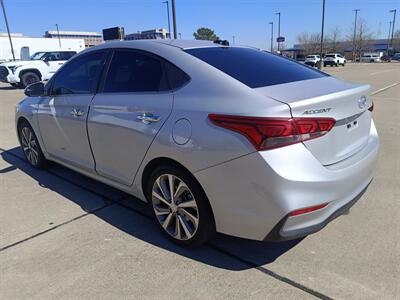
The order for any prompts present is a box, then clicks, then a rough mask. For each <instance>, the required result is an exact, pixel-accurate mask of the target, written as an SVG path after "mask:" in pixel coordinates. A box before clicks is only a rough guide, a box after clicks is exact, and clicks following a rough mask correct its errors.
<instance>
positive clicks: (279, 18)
mask: <svg viewBox="0 0 400 300" xmlns="http://www.w3.org/2000/svg"><path fill="white" fill-rule="evenodd" d="M275 15H278V38H280V37H281V13H280V12H277V13H275ZM280 50H281V42H279V41H278V51H280Z"/></svg>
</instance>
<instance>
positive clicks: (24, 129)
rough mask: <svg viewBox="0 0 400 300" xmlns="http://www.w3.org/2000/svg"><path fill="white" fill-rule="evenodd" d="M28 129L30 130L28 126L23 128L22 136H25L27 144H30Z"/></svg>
mask: <svg viewBox="0 0 400 300" xmlns="http://www.w3.org/2000/svg"><path fill="white" fill-rule="evenodd" d="M27 130H28V128H26V127H24V128H22V137H23V138H24V140H25V143H26V144H28V142H29V141H28V135H27Z"/></svg>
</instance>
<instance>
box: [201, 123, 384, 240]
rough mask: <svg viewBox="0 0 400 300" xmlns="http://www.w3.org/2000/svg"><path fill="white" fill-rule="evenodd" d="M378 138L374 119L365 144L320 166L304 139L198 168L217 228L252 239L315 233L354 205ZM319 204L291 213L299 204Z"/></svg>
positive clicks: (370, 173) (367, 180)
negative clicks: (204, 168) (291, 215)
mask: <svg viewBox="0 0 400 300" xmlns="http://www.w3.org/2000/svg"><path fill="white" fill-rule="evenodd" d="M378 147H379V138H378V134H377V132H376V128H375V125H374V123H373V122H371V130H370V136H369V139H368V143H367V144H366V145H365V147H364V148H363V149H362V150H361V151H359V152H358V153H356V154H354V155H353V156H351V157H349V158H347V159H345V160H343V161H341V162H338V163H336V164H334V165H331V166H323V165H322V164H321V163H320V162H319V161H318V160H317V159H316V158H315V157H314V156H313V155H312V154H311V152H310V151H309V150H308V149H307V148H306V147H305V146H304V145H303V144H295V145H291V146H287V147H283V148H278V149H274V150H269V151H262V152H255V153H252V154H249V155H246V156H242V157H240V158H237V159H235V160H232V161H229V162H226V163H223V164H220V165H217V166H214V167H211V168H208V169H206V170H203V171H199V172H196V173H195V174H194V175H195V177H196V178H197V180H198V181H199V182H200V184H201V185H202V187H203V188H204V190H205V192H206V194H207V196H208V198H209V201H210V204H211V207H212V209H213V212H214V217H215V221H216V227H217V231H219V232H222V233H225V234H229V235H234V236H239V237H243V238H250V239H255V240H265V239H267V240H277V241H279V240H288V239H294V238H298V237H300V236H305V235H307V234H309V233H313V232H316V231H318V230H320V229H321V228H323V227H324V226H325V225H326V224H328V223H329V222H330V221H331V220H332V219H333V218H335V217H336V216H338V215H340V214H341V213H342V212H343V211H345V210H347V209H348V208H349V207H350V206H351V205H353V204H354V203H355V202H356V201H357V200H358V199H359V198H360V197H361V195H362V193H363V192H364V191H365V190H366V188H367V186H368V185H369V183H370V182H371V180H372V178H373V169H374V165H375V160H376V157H377V153H378ZM324 203H328V205H327V206H326V207H324V208H322V209H319V210H316V211H313V212H310V213H305V214H301V215H298V216H293V217H289V216H288V215H289V213H290V212H293V211H295V210H298V209H303V208H307V207H313V206H316V205H320V204H324Z"/></svg>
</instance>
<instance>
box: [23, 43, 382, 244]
mask: <svg viewBox="0 0 400 300" xmlns="http://www.w3.org/2000/svg"><path fill="white" fill-rule="evenodd" d="M25 93H26V95H27V98H25V99H24V100H23V101H21V102H20V103H19V104H18V106H17V108H16V128H17V133H18V138H19V141H20V143H21V147H22V149H23V151H24V153H25V156H26V158H27V160H28V161H29V163H30V164H31V165H32V166H33V167H38V168H39V167H45V165H46V162H47V161H49V160H50V161H54V162H57V163H60V164H62V165H65V166H66V167H68V168H71V169H73V170H75V171H78V172H80V173H83V174H85V175H87V176H89V177H92V178H94V179H97V180H99V181H101V182H103V183H106V184H109V185H111V186H114V187H116V188H118V189H121V190H123V191H125V192H128V193H130V194H132V195H135V196H136V197H138V198H139V199H141V200H143V201H147V202H148V204H149V208H150V210H151V211H152V214H153V217H154V220H155V222H156V223H157V224H158V225H159V227H160V229H161V231H162V232H163V233H164V234H165V235H166V236H167V237H169V238H170V239H171V240H173V241H174V242H176V243H178V244H179V245H183V246H186V245H199V244H201V243H204V242H205V241H206V240H207V239H209V238H210V237H211V236H212V235H213V233H214V232H216V231H217V232H222V233H225V234H229V235H234V236H239V237H243V238H249V239H255V240H273V241H281V240H288V239H294V238H298V237H301V236H305V235H308V234H310V233H313V232H316V231H318V230H320V229H321V228H323V227H324V226H325V225H326V224H328V223H329V222H330V221H331V220H332V219H333V218H335V217H336V216H338V215H340V214H342V213H343V212H344V211H347V210H348V209H349V207H351V206H352V205H353V204H354V203H355V202H356V201H357V200H358V199H359V198H360V197H361V195H362V193H363V192H364V191H365V190H366V188H367V186H368V185H369V183H370V181H371V180H372V177H373V169H374V163H375V159H376V157H377V152H378V144H379V139H378V134H377V131H376V129H375V125H374V122H373V120H372V108H373V104H372V99H371V88H370V86H369V85H365V84H355V83H349V82H345V81H343V80H339V79H336V78H334V77H331V76H329V75H328V74H326V73H323V72H320V71H318V70H313V69H311V68H309V67H306V66H303V65H301V64H299V63H297V62H295V61H293V60H289V59H287V58H284V57H281V56H278V55H274V54H270V53H265V52H263V51H260V50H257V49H253V48H246V47H229V46H227V45H220V44H216V43H213V42H208V41H195V40H193V41H185V40H147V41H125V42H109V43H105V44H102V45H99V46H96V47H93V48H90V49H86V50H85V51H83V52H82V53H79V54H78V55H76V56H75V57H74V58H73V59H71V60H70V61H68V62H67V63H66V64H65V65H64V66H63V67H62V68H61V69H60V70H59V71H58V72H57V73H56V74H55V75H54V76H53V77H52V78H51V79H50V81H49V82H48V83H47V84H46V85H44V84H43V83H40V82H39V83H35V84H32V85H30V86H28V87H27V88H26V90H25ZM354 226H356V224H355V225H354ZM350 230H351V228H350Z"/></svg>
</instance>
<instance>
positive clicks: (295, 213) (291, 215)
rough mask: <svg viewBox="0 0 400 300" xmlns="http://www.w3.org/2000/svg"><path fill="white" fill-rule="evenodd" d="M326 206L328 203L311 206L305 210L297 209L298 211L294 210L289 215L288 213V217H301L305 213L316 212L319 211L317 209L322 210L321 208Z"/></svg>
mask: <svg viewBox="0 0 400 300" xmlns="http://www.w3.org/2000/svg"><path fill="white" fill-rule="evenodd" d="M327 205H328V203H324V204H319V205H316V206H311V207H306V208H301V209H298V210H294V211H292V212H291V213H289V217H295V216H298V215H303V214H306V213H309V212H312V211H316V210H319V209H322V208H324V207H326V206H327Z"/></svg>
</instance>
